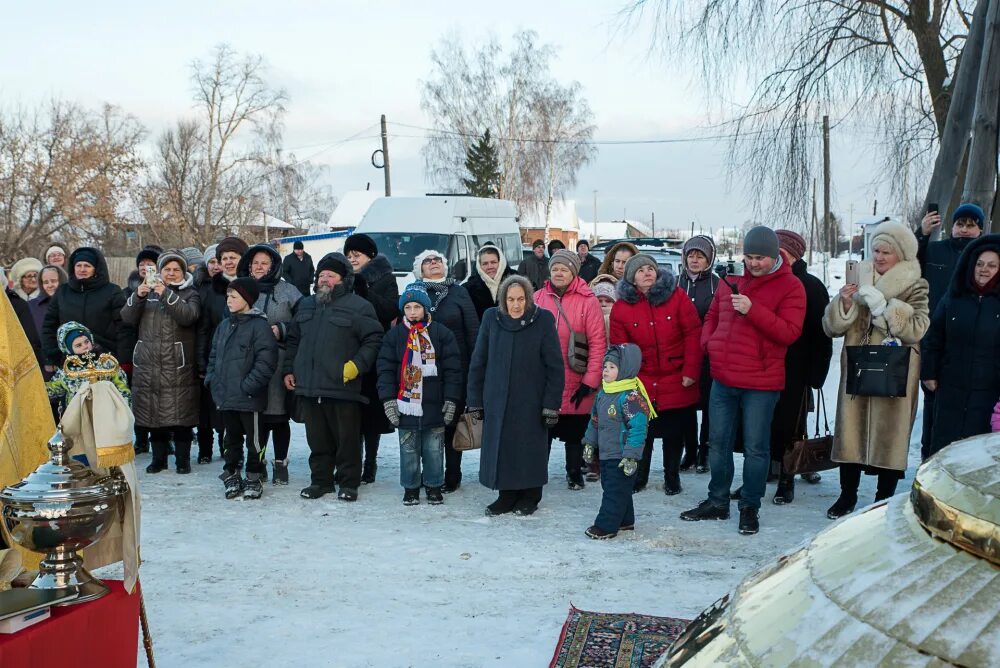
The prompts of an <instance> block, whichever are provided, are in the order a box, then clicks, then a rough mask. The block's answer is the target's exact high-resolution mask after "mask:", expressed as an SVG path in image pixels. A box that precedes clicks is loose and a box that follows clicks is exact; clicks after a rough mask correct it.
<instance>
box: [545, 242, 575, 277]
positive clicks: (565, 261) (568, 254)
mask: <svg viewBox="0 0 1000 668" xmlns="http://www.w3.org/2000/svg"><path fill="white" fill-rule="evenodd" d="M556 264H562V265H565V266H567V267H569V270H570V271H572V272H573V276H574V277H576V276H579V275H580V256H579V255H577V254H576V253H574V252H573V251H569V250H566V249H565V248H560V249H559V250H557V251H556V252H555V253H553V254H552V257H551V258H549V271H552V266H553V265H556Z"/></svg>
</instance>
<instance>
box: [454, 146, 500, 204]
mask: <svg viewBox="0 0 1000 668" xmlns="http://www.w3.org/2000/svg"><path fill="white" fill-rule="evenodd" d="M465 169H466V170H467V171H468V172H469V176H470V177H471V178H468V179H464V178H463V179H462V184H463V185H465V188H466V189H467V190H468V191H469V194H470V195H472V196H474V197H497V196H498V194H499V193H500V161H499V160H498V158H497V149H496V146H495V145H494V144H493V140H492V139H491V138H490V131H489V130H486V132H484V133H483V136H482V137H480V138H479V139H478V140H477V141H476V143H475V144H473V145H472V146H470V147H469V148H468V149H466V151H465Z"/></svg>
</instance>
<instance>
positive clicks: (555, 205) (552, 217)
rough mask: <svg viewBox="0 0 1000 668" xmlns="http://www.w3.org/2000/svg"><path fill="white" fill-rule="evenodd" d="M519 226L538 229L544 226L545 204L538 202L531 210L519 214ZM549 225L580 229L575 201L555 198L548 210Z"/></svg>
mask: <svg viewBox="0 0 1000 668" xmlns="http://www.w3.org/2000/svg"><path fill="white" fill-rule="evenodd" d="M521 227H524V228H531V229H540V228H543V227H545V205H544V204H538V205H537V206H536V207H535V208H534V209H533V210H528V211H525V212H523V213H522V214H521ZM549 227H555V228H557V229H560V230H578V229H580V217H579V216H578V215H577V214H576V201H575V200H571V199H567V200H556V201H554V202H552V207H551V209H550V210H549Z"/></svg>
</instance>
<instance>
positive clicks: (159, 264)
mask: <svg viewBox="0 0 1000 668" xmlns="http://www.w3.org/2000/svg"><path fill="white" fill-rule="evenodd" d="M168 262H180V265H181V271H182V272H184V273H187V268H188V264H187V259H186V258H185V257H184V256H183V255H182V254H181V252H180V251H176V250H165V251H163V252H162V253H160V257H158V258H157V259H156V270H157V271H163V267H164V266H165V265H166V264H167V263H168Z"/></svg>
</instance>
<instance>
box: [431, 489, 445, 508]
mask: <svg viewBox="0 0 1000 668" xmlns="http://www.w3.org/2000/svg"><path fill="white" fill-rule="evenodd" d="M427 503H429V504H431V505H432V506H440V505H441V504H442V503H444V496H442V494H441V488H440V487H428V488H427Z"/></svg>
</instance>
